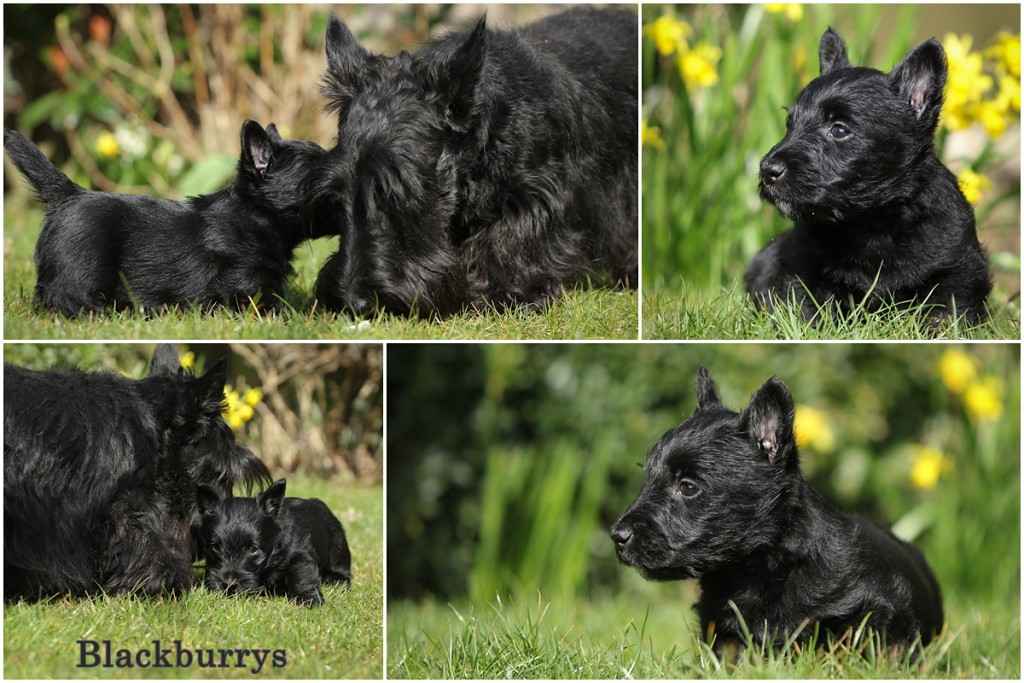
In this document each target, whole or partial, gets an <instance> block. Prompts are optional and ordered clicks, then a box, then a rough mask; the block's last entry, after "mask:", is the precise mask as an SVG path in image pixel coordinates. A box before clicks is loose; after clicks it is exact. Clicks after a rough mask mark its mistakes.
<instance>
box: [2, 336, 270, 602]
mask: <svg viewBox="0 0 1024 683" xmlns="http://www.w3.org/2000/svg"><path fill="white" fill-rule="evenodd" d="M224 380H225V363H224V361H221V362H220V363H218V364H217V365H215V366H214V367H213V369H212V370H210V371H209V372H208V373H206V374H205V375H203V376H202V377H193V376H192V375H189V374H186V373H185V372H184V371H182V370H181V368H180V366H179V364H178V356H177V353H176V352H175V351H174V349H173V348H172V347H170V346H167V345H163V346H160V347H158V348H157V351H156V353H154V355H153V361H152V367H151V371H150V375H149V377H147V378H146V379H142V380H135V379H127V378H125V377H121V376H120V375H115V374H103V373H84V372H80V371H77V370H59V371H58V370H55V371H47V372H37V371H32V370H25V369H23V368H18V367H14V366H11V365H5V366H4V392H3V393H4V598H5V599H7V600H10V599H12V598H15V597H18V596H23V597H26V598H35V597H39V596H45V595H57V594H72V595H83V594H88V593H93V592H99V591H104V592H112V593H116V592H121V591H131V590H136V589H137V590H139V591H141V592H143V593H146V594H151V595H152V594H156V593H161V592H163V591H171V592H177V591H181V590H183V589H185V588H188V587H189V586H190V585H191V583H192V579H191V564H192V558H193V548H194V534H195V532H197V531H198V522H199V509H198V505H197V502H196V488H197V487H198V486H199V485H203V486H208V487H211V488H213V489H215V490H217V491H219V492H220V493H221V495H230V492H231V489H232V487H233V486H234V485H235V484H246V485H250V486H251V485H255V484H258V483H263V484H265V483H269V481H270V474H269V472H268V471H267V468H266V467H265V466H264V465H263V463H261V462H260V461H259V459H258V458H256V456H255V455H253V454H252V453H251V452H250V451H249V450H248V449H247V448H245V447H244V446H242V445H241V444H238V443H236V442H235V438H234V434H233V432H232V431H231V428H230V427H228V425H227V423H226V422H225V421H224V419H223V417H222V416H221V403H222V401H223V399H224Z"/></svg>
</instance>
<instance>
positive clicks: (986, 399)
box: [964, 377, 1003, 422]
mask: <svg viewBox="0 0 1024 683" xmlns="http://www.w3.org/2000/svg"><path fill="white" fill-rule="evenodd" d="M1002 395H1003V385H1002V382H1000V381H999V379H998V378H997V377H985V378H983V379H981V380H979V381H977V382H972V383H971V384H969V385H968V386H967V389H966V390H965V391H964V408H965V409H966V410H967V414H968V415H970V416H971V417H972V418H974V419H975V420H979V421H981V422H991V421H992V420H996V419H998V418H999V417H1000V416H1002V414H1003V399H1002Z"/></svg>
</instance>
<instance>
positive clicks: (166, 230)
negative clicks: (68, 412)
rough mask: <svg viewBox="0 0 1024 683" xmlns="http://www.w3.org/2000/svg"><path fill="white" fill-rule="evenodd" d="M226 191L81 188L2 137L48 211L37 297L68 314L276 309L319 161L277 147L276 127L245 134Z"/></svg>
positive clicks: (309, 149) (288, 145) (308, 145)
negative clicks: (180, 196) (183, 197)
mask: <svg viewBox="0 0 1024 683" xmlns="http://www.w3.org/2000/svg"><path fill="white" fill-rule="evenodd" d="M241 137H242V154H241V157H240V158H239V161H238V173H237V175H236V177H235V180H234V182H232V183H231V185H229V186H228V187H226V188H225V189H223V190H220V191H219V192H216V193H214V194H211V195H205V196H200V197H193V198H191V199H189V200H188V201H185V202H177V201H172V200H169V199H157V198H154V197H145V196H140V195H126V194H113V193H109V192H98V191H93V190H86V189H85V188H83V187H81V186H79V185H76V184H75V183H74V182H72V181H71V180H70V179H69V178H68V177H67V176H66V175H64V174H63V173H62V172H61V171H60V169H58V168H57V167H56V166H54V165H53V164H52V163H51V162H50V160H49V159H47V158H46V157H45V156H43V154H42V152H40V151H39V148H38V147H36V146H35V145H34V144H33V143H32V142H31V141H30V140H29V139H28V138H26V137H25V136H24V135H22V134H21V133H18V132H16V131H13V130H4V147H5V148H6V149H7V153H8V155H9V156H10V158H11V161H13V162H14V164H15V165H16V166H17V167H18V169H19V170H21V172H22V173H23V174H24V175H25V176H26V177H27V178H28V180H29V181H30V182H31V183H32V185H33V186H34V187H35V189H36V193H37V194H38V196H39V198H40V199H41V200H42V201H43V202H44V203H45V204H46V222H45V223H44V225H43V230H42V233H41V234H40V236H39V242H38V243H37V244H36V269H37V273H38V279H37V282H36V289H35V297H36V300H37V301H38V302H39V303H42V304H43V305H44V306H46V307H47V308H50V309H56V310H58V311H60V312H61V313H63V314H64V315H67V316H76V315H79V314H80V313H83V312H84V313H89V312H94V311H96V312H98V311H102V310H104V309H105V308H107V307H108V306H115V307H117V308H128V307H131V306H133V305H136V304H137V305H138V306H141V307H145V308H159V307H166V306H175V305H184V304H199V305H201V306H203V307H214V306H219V305H222V304H228V305H232V306H236V307H242V306H247V305H249V303H250V301H258V302H259V304H261V305H262V306H264V307H266V308H269V309H274V308H277V307H278V306H280V299H281V297H282V295H283V293H284V283H285V280H286V279H287V278H288V276H289V275H290V274H291V272H292V267H291V258H292V252H293V251H294V249H295V247H297V246H298V244H299V243H300V242H301V241H302V240H303V239H304V238H306V237H309V236H311V235H309V234H304V227H303V226H304V218H305V214H304V210H305V208H304V207H305V202H306V189H305V186H306V180H307V176H308V174H309V170H310V168H311V167H312V166H313V165H314V163H315V162H316V161H317V160H318V159H319V158H320V156H321V155H322V154H325V152H324V150H323V149H322V148H321V147H319V146H318V145H316V144H314V143H312V142H303V141H298V140H283V139H282V138H281V136H280V135H279V134H278V132H277V128H276V127H275V126H274V124H270V125H269V126H267V130H266V131H264V130H263V128H262V127H261V126H260V125H259V124H258V123H256V122H254V121H246V122H245V124H244V125H243V126H242V133H241Z"/></svg>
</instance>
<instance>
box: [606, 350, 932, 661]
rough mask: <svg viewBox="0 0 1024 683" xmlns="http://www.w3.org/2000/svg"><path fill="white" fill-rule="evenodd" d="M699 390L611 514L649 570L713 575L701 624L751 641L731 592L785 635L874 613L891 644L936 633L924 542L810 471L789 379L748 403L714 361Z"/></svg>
mask: <svg viewBox="0 0 1024 683" xmlns="http://www.w3.org/2000/svg"><path fill="white" fill-rule="evenodd" d="M697 397H698V401H697V409H696V411H695V412H694V413H693V415H692V416H691V417H689V418H688V419H686V420H685V421H683V423H682V424H680V425H679V426H678V427H676V428H675V429H672V430H670V431H669V432H667V433H666V434H665V435H664V436H663V437H662V438H661V440H660V441H658V443H657V444H656V445H655V446H654V448H653V449H652V450H651V452H650V454H649V455H648V456H647V462H646V463H645V466H644V469H645V477H644V483H643V487H642V488H641V490H640V495H639V496H638V497H637V499H636V500H635V501H634V502H633V503H632V504H631V505H630V506H629V508H628V509H627V510H626V512H625V514H623V515H622V517H621V518H620V519H619V520H618V521H617V522H616V523H615V524H614V525H613V526H612V529H611V534H612V539H613V540H614V541H615V549H616V552H617V553H618V556H619V560H620V561H621V562H623V563H624V564H627V565H630V566H633V567H636V568H637V569H638V570H639V571H640V572H641V573H642V574H643V575H644V576H645V577H647V578H649V579H654V580H658V581H668V580H672V579H692V578H697V579H700V587H701V593H702V594H701V598H700V601H699V602H698V603H697V612H698V614H699V615H700V620H701V628H702V630H703V633H706V634H710V633H712V632H713V633H714V634H715V637H716V640H715V645H716V647H718V648H721V647H722V646H724V645H726V644H737V643H739V644H742V642H743V636H742V629H741V626H740V623H739V621H738V619H737V617H736V614H735V613H734V611H733V609H732V608H731V607H730V602H731V603H734V604H735V605H736V607H737V608H738V610H739V612H740V614H741V615H742V617H743V619H744V621H745V622H746V625H747V627H748V628H749V629H750V633H751V634H752V636H753V638H754V640H755V642H758V643H760V642H768V643H769V644H771V645H772V646H775V647H779V646H781V645H782V644H783V643H784V642H785V640H786V639H787V638H789V637H790V636H791V635H792V634H793V633H795V632H796V631H797V630H798V629H800V628H803V630H802V631H801V632H800V636H799V639H800V640H803V641H806V640H807V638H808V637H809V636H810V635H811V634H812V633H813V632H814V624H820V626H821V627H823V628H824V629H827V630H828V631H831V632H832V633H834V634H837V635H841V634H844V633H845V632H846V631H847V630H848V629H856V628H858V627H859V625H860V624H861V622H862V620H864V619H865V617H867V624H868V625H869V626H871V627H872V628H874V629H875V630H876V631H884V632H885V635H886V638H887V642H888V643H889V644H890V645H894V646H909V645H911V644H912V643H913V641H914V639H915V638H917V636H918V635H920V637H921V641H922V643H923V644H927V643H928V642H930V641H931V639H932V637H933V636H934V635H935V634H937V633H938V632H939V631H941V630H942V626H943V616H942V599H941V596H940V593H939V585H938V582H937V581H936V580H935V576H934V575H933V574H932V571H931V569H929V567H928V564H927V563H926V562H925V559H924V556H923V555H922V554H921V552H920V551H919V550H918V549H917V548H915V547H914V546H912V545H910V544H909V543H905V542H903V541H901V540H899V539H897V538H896V537H895V536H894V535H893V534H892V533H891V532H890V531H889V530H887V529H884V528H882V527H880V526H878V525H876V524H874V523H872V522H870V521H868V520H866V519H863V518H861V517H856V516H853V515H848V514H843V513H841V512H838V511H837V510H835V509H834V508H833V507H832V506H831V505H829V504H828V503H827V502H826V501H825V500H824V499H823V498H822V497H821V496H820V495H819V494H818V493H816V492H815V491H814V490H813V489H812V488H811V487H810V485H808V483H807V482H806V481H805V480H804V478H803V476H802V475H801V474H800V466H799V462H798V455H797V447H796V441H795V439H794V436H793V399H792V397H791V396H790V393H789V389H788V388H787V387H786V385H785V384H783V383H782V382H780V381H779V380H777V379H775V378H774V377H773V378H772V379H770V380H768V381H767V382H765V384H764V385H763V386H762V387H761V388H760V389H759V390H758V391H757V392H756V393H755V394H754V396H753V397H752V398H751V399H750V405H749V406H747V408H746V410H744V411H743V412H741V413H737V412H735V411H732V410H729V409H727V408H725V407H723V406H722V403H721V401H720V400H719V398H718V391H717V389H716V387H715V384H714V382H713V381H712V379H711V375H710V374H709V373H708V371H707V370H706V369H704V368H701V370H700V372H699V373H698V374H697ZM869 615H870V616H869ZM805 620H807V622H809V625H807V627H804V622H805Z"/></svg>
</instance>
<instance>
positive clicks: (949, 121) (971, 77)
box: [942, 33, 993, 130]
mask: <svg viewBox="0 0 1024 683" xmlns="http://www.w3.org/2000/svg"><path fill="white" fill-rule="evenodd" d="M972 43H973V38H972V37H971V36H969V35H965V36H962V37H961V36H957V35H954V34H952V33H948V34H946V37H945V38H944V39H943V41H942V46H943V48H944V49H945V51H946V61H947V63H948V65H949V72H948V74H947V76H946V101H945V104H944V105H943V107H942V117H943V122H944V124H945V125H946V127H947V128H949V129H950V130H961V129H963V128H967V127H968V126H970V125H971V124H972V123H973V122H974V121H975V120H976V114H977V112H976V108H977V105H978V104H980V103H981V101H982V99H983V98H984V95H985V93H987V92H988V91H989V90H990V89H991V88H992V85H993V81H992V77H991V76H989V75H988V74H986V73H985V72H984V70H983V61H982V54H981V53H980V52H972V51H971V44H972Z"/></svg>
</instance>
